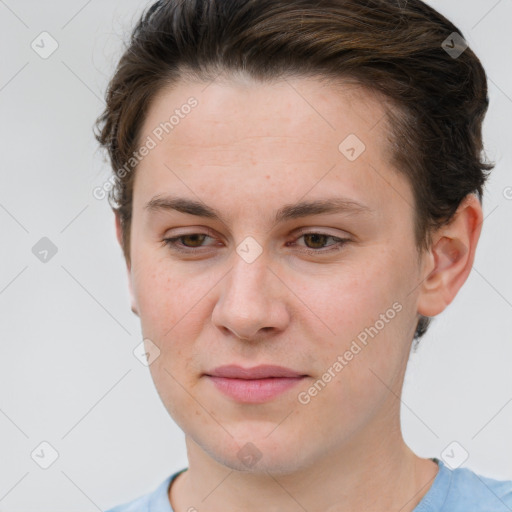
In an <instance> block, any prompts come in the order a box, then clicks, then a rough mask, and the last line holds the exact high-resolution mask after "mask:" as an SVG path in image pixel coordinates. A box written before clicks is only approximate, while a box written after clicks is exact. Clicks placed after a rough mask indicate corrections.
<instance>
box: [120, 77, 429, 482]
mask: <svg viewBox="0 0 512 512" xmlns="http://www.w3.org/2000/svg"><path fill="white" fill-rule="evenodd" d="M190 97H194V98H195V102H196V103H195V104H194V106H193V107H192V108H186V107H183V106H184V105H186V104H187V101H188V104H189V105H191V104H192V103H194V102H193V101H191V100H189V98H190ZM176 111H177V114H176V116H175V117H176V119H178V118H179V121H176V119H174V120H173V121H172V123H173V125H172V128H171V129H169V126H168V127H167V131H168V133H165V131H164V132H163V135H164V136H161V135H162V133H161V132H162V129H161V127H162V124H161V123H164V122H165V121H169V117H170V116H171V115H172V114H173V113H174V112H176ZM383 116H384V110H383V107H382V100H379V99H378V98H376V97H374V96H372V95H370V93H369V92H365V91H364V90H361V89H360V88H355V87H354V86H348V85H338V86H335V85H333V84H327V83H321V82H319V81H316V80H314V79H295V80H291V79H288V80H287V81H284V80H283V81H280V82H276V83H275V84H272V85H270V84H259V83H256V82H252V81H241V80H234V79H231V80H228V79H226V80H224V81H220V80H219V81H215V82H213V83H211V84H209V85H208V84H206V83H180V84H179V85H177V86H175V87H174V88H172V89H167V90H163V91H161V93H160V94H159V95H158V96H157V97H156V98H155V100H154V102H153V103H152V105H151V108H150V110H149V112H148V114H147V117H146V119H145V123H144V126H143V129H142V132H141V135H140V139H139V140H140V142H141V144H143V143H145V142H147V141H149V139H148V137H149V138H150V139H152V140H153V142H155V143H156V144H155V145H154V147H152V148H151V149H150V151H149V152H148V154H147V155H146V156H145V157H144V159H143V160H142V161H141V163H140V164H139V167H138V168H137V174H136V177H135V184H134V196H133V218H132V227H131V230H132V231H131V247H130V253H131V266H130V269H129V271H130V281H131V289H132V296H133V307H134V309H135V310H136V312H137V314H138V315H139V316H140V320H141V325H142V332H143V336H144V338H147V339H149V340H151V342H149V345H150V346H149V352H150V353H151V352H153V353H154V354H159V355H158V357H156V359H154V361H153V362H152V363H151V364H150V371H151V375H152V378H153V380H154V383H155V386H156V388H157V390H158V393H159V395H160V397H161V399H162V401H163V403H164V405H165V407H166V408H167V410H168V412H169V413H170V415H171V416H172V417H173V419H174V420H175V421H176V423H177V424H178V425H179V426H180V427H181V428H182V429H183V431H184V432H185V434H186V435H187V436H188V437H189V438H190V439H192V440H193V441H194V442H195V444H196V445H197V446H198V447H200V448H201V449H202V450H203V451H204V453H207V454H208V455H209V456H210V457H211V458H212V459H213V460H215V461H217V462H218V463H220V464H224V465H226V466H228V467H231V468H234V469H240V470H244V471H248V470H251V471H254V472H256V471H263V470H266V471H271V472H274V473H275V474H284V473H286V472H291V471H294V470H298V469H300V468H305V467H307V466H308V465H309V464H312V463H314V461H315V460H316V459H319V458H326V457H330V456H334V455H335V454H336V453H338V452H340V451H341V450H344V453H347V448H348V447H351V449H353V450H352V453H353V456H358V455H357V450H358V448H357V447H358V446H360V443H359V444H358V443H356V442H355V441H356V439H359V440H362V439H363V438H364V436H369V433H370V432H376V431H379V432H381V434H382V432H383V429H384V430H385V429H391V428H392V427H396V425H398V422H399V412H398V411H399V401H398V400H397V399H396V397H395V396H394V395H393V393H391V392H390V391H389V388H391V389H394V390H396V393H399V392H400V386H401V381H402V377H403V373H404V371H405V367H406V363H407V359H408V355H409V349H410V344H411V340H412V336H413V334H414V330H415V327H416V321H417V312H418V311H417V295H416V293H415V291H414V289H415V287H416V286H417V285H418V283H419V282H420V274H421V269H420V268H419V267H418V264H419V263H418V260H417V253H416V247H415V244H414V235H413V210H412V206H411V205H413V204H414V203H413V196H412V190H411V187H410V184H409V183H408V182H407V181H406V179H405V178H404V177H403V176H401V175H400V174H398V173H397V172H396V171H395V170H394V169H393V167H392V166H391V164H390V155H389V149H388V148H389V141H388V139H387V136H388V129H387V127H386V123H385V120H384V117H383ZM158 127H160V130H159V129H158ZM155 134H157V135H155ZM160 138H161V140H159V139H160ZM363 144H364V146H363ZM149 146H153V144H152V143H149ZM363 149H364V151H363ZM171 196H172V198H173V199H177V198H180V199H184V200H188V201H196V202H198V203H199V204H200V205H201V206H203V208H204V209H205V210H204V211H203V212H201V211H197V209H196V210H191V209H190V208H189V209H187V208H183V206H184V204H185V203H184V202H181V206H180V205H177V203H176V202H174V203H172V202H171V201H169V198H171ZM155 199H158V200H159V201H155ZM152 200H153V203H152V204H153V207H148V206H147V205H148V203H149V202H150V201H152ZM166 200H167V202H166ZM342 200H344V201H346V203H344V204H345V207H347V206H348V207H347V208H345V209H343V208H338V209H337V210H331V211H329V210H325V211H322V208H319V207H318V205H317V207H316V208H309V209H308V208H292V205H295V204H297V203H313V202H318V201H322V202H324V203H323V204H324V206H325V202H327V201H333V202H335V201H337V204H338V206H340V205H342V203H341V201H342ZM356 204H358V205H359V206H358V207H356ZM171 206H175V207H176V208H177V209H174V208H171ZM206 209H208V210H212V211H215V213H216V214H217V215H216V216H215V217H213V216H211V215H209V214H208V215H206V213H207V210H206ZM196 214H201V215H196ZM171 238H175V239H176V240H174V241H170V242H168V243H166V241H165V240H166V239H171ZM411 292H412V293H411ZM146 343H148V342H146ZM147 346H148V345H147ZM155 347H156V348H155ZM158 351H159V352H158ZM228 364H235V365H239V366H242V367H244V368H252V367H254V366H258V365H262V364H273V365H280V366H284V367H286V368H289V369H292V370H294V371H296V372H298V374H300V375H304V376H305V377H302V378H300V379H296V380H294V381H291V380H288V381H286V382H287V383H288V384H289V385H290V387H288V388H287V389H286V390H284V391H282V392H280V393H278V394H275V395H273V396H270V397H267V398H262V397H261V396H260V397H259V399H258V398H257V397H256V398H254V396H253V401H250V399H249V398H246V399H244V398H243V397H238V398H234V397H232V396H229V395H227V394H225V393H224V392H223V391H221V390H220V389H219V388H218V387H217V385H216V384H215V382H214V379H212V378H211V377H208V376H207V375H209V374H211V373H212V372H213V370H214V369H215V368H216V367H218V366H221V365H228ZM280 382H284V381H280ZM258 396H259V395H258ZM247 443H252V444H247ZM367 448H368V447H367ZM241 449H243V450H245V452H244V451H242V452H241V453H242V454H244V453H248V454H249V455H250V456H252V457H253V458H260V457H261V459H260V461H259V462H258V464H257V465H254V466H248V465H247V463H246V462H243V461H242V457H240V450H241Z"/></svg>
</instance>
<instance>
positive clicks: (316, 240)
mask: <svg viewBox="0 0 512 512" xmlns="http://www.w3.org/2000/svg"><path fill="white" fill-rule="evenodd" d="M207 238H210V239H212V240H213V237H211V236H209V235H207V234H206V233H187V234H184V235H180V236H175V237H170V238H165V239H164V240H162V243H163V244H164V245H166V246H168V247H169V248H170V249H171V250H173V251H177V252H182V253H189V254H193V253H197V252H198V251H197V249H199V248H200V247H203V242H204V241H205V240H206V239H207ZM301 238H304V241H305V242H306V248H305V249H302V252H305V253H307V254H315V255H318V254H324V253H327V252H329V253H330V252H334V251H339V250H341V249H342V247H343V246H344V245H345V244H346V243H348V242H350V240H349V239H346V238H338V237H335V236H332V235H329V234H327V233H318V232H310V233H302V235H301V236H299V237H298V238H297V240H300V239H301ZM329 239H332V240H333V241H334V243H332V244H329V245H327V247H328V248H327V249H323V248H324V247H325V244H326V242H327V241H328V240H329ZM287 245H290V243H287ZM292 245H293V244H292ZM297 245H300V244H297Z"/></svg>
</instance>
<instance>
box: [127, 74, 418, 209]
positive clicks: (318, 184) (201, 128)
mask: <svg viewBox="0 0 512 512" xmlns="http://www.w3.org/2000/svg"><path fill="white" fill-rule="evenodd" d="M191 98H193V100H191ZM191 104H194V105H195V106H194V107H192V108H189V107H188V106H187V105H191ZM171 117H173V119H171ZM389 135H390V133H389V128H388V126H387V119H386V116H385V104H384V101H383V100H382V98H380V97H379V96H377V95H375V94H373V93H370V92H369V91H367V90H365V89H363V88H361V87H360V86H357V85H355V84H348V83H346V84H345V83H332V82H330V83H329V82H325V81H324V82H321V81H319V80H316V79H311V78H308V79H304V78H302V79H298V78H295V79H292V78H290V79H283V80H280V81H278V82H274V83H261V82H256V81H254V80H243V79H227V78H219V79H216V80H215V81H213V82H210V83H208V82H206V83H205V82H199V81H195V82H193V81H187V82H185V81H183V82H178V83H177V84H175V85H174V86H172V87H168V88H166V89H162V90H161V91H160V92H159V94H158V95H157V96H156V97H155V98H154V99H153V101H152V103H151V105H150V108H149V110H148V114H147V116H146V119H145V122H144V124H143V127H142V130H141V132H140V135H139V143H140V144H143V143H144V142H145V141H148V140H149V139H151V140H152V141H153V142H154V144H155V146H154V148H153V149H151V151H150V152H149V154H148V155H147V156H145V157H144V159H143V160H142V161H141V163H140V164H139V167H138V169H137V174H136V183H137V182H138V185H136V186H135V189H136V190H138V192H139V193H138V195H139V196H140V197H141V198H142V197H143V198H144V199H146V200H148V199H150V197H148V196H150V195H155V194H164V193H171V192H175V191H176V188H179V189H180V192H186V193H187V195H188V196H189V197H193V196H194V195H195V196H198V197H200V198H201V199H206V197H205V196H208V195H209V194H210V193H211V192H212V191H215V197H216V198H218V199H219V201H221V202H222V201H223V200H226V201H227V202H225V201H224V202H223V204H224V205H225V206H227V207H229V206H230V205H233V206H234V205H235V203H234V202H233V198H234V197H240V198H242V199H243V197H244V196H247V197H252V198H253V200H254V199H255V197H257V195H258V191H263V192H262V194H263V195H265V197H266V199H267V200H268V199H269V198H271V197H272V198H273V199H274V200H275V201H274V202H275V207H276V209H277V208H278V207H279V204H278V203H279V201H280V198H281V199H284V198H283V197H282V195H283V192H284V191H286V194H287V200H286V201H284V200H283V201H281V202H289V201H288V199H292V198H293V199H299V198H300V197H303V196H305V195H306V194H307V195H308V198H311V199H315V198H319V197H322V196H325V195H326V194H327V193H329V195H332V192H333V191H335V190H338V191H339V192H340V193H342V195H343V196H345V197H349V198H352V199H354V200H355V201H359V202H362V203H365V204H369V205H370V206H371V208H375V209H379V208H382V207H383V206H385V205H386V204H387V203H388V202H389V199H390V198H393V196H394V199H395V200H396V199H397V198H399V197H400V196H401V197H402V200H404V199H405V200H406V202H407V197H409V198H410V190H408V188H409V185H408V183H406V182H405V181H404V179H403V177H402V176H401V175H399V174H398V173H396V172H395V170H394V169H393V167H392V166H391V163H390V147H391V146H390V142H389ZM400 189H403V190H401V191H400ZM397 194H398V195H397ZM181 195H183V193H182V194H181ZM196 199H197V197H196ZM212 200H213V199H212ZM411 201H412V199H411ZM206 202H208V203H210V204H211V203H212V201H211V200H210V201H206ZM409 203H410V204H412V203H411V202H409ZM267 204H268V201H267Z"/></svg>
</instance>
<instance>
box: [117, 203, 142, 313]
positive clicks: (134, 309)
mask: <svg viewBox="0 0 512 512" xmlns="http://www.w3.org/2000/svg"><path fill="white" fill-rule="evenodd" d="M114 213H115V224H116V238H117V241H118V243H119V245H120V247H121V250H123V230H122V228H121V218H120V216H119V213H118V212H114ZM126 274H127V277H128V289H129V291H130V302H131V304H130V309H131V311H132V313H135V314H136V315H137V316H139V312H138V311H137V306H136V301H135V296H134V293H133V285H132V275H131V265H130V264H129V263H128V262H127V263H126Z"/></svg>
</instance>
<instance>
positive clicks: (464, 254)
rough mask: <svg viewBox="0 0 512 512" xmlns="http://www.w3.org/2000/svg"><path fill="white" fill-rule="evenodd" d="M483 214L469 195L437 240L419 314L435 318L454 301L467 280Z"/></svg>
mask: <svg viewBox="0 0 512 512" xmlns="http://www.w3.org/2000/svg"><path fill="white" fill-rule="evenodd" d="M482 222H483V214H482V207H481V205H480V201H479V200H478V198H477V197H476V196H475V195H473V194H470V195H469V196H467V198H466V199H465V200H464V201H463V202H462V203H461V205H460V206H459V208H458V210H457V212H456V214H455V216H454V218H453V220H452V221H451V222H450V224H449V225H447V226H445V227H443V228H441V229H440V230H439V232H438V233H437V234H436V236H435V238H434V243H433V245H432V249H431V253H430V254H429V258H428V262H429V265H430V270H429V269H428V268H427V269H426V273H425V274H424V276H423V281H422V284H421V287H420V294H419V297H418V313H419V314H421V315H424V316H429V317H432V316H436V315H438V314H439V313H441V312H442V311H444V309H445V308H446V307H447V306H448V305H449V304H450V303H451V302H452V301H453V299H454V298H455V296H456V295H457V293H458V291H459V289H460V288H461V287H462V285H463V284H464V282H465V281H466V279H467V278H468V276H469V274H470V272H471V268H472V266H473V261H474V258H475V251H476V246H477V243H478V239H479V237H480V232H481V228H482Z"/></svg>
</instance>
